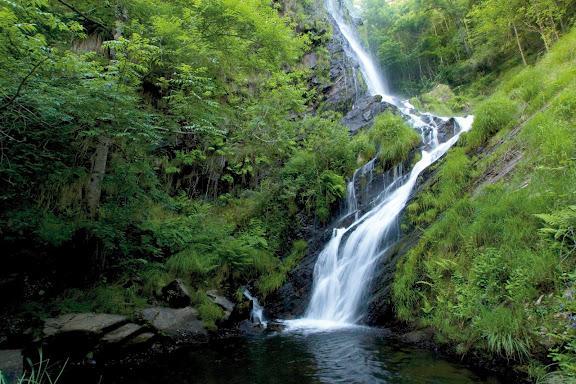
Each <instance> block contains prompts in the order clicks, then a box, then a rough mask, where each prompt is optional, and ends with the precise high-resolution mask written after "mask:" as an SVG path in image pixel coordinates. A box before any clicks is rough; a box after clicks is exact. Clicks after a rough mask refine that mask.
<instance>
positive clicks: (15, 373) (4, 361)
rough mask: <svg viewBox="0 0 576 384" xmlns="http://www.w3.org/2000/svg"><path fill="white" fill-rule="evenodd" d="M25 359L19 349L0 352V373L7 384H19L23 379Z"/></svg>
mask: <svg viewBox="0 0 576 384" xmlns="http://www.w3.org/2000/svg"><path fill="white" fill-rule="evenodd" d="M23 368H24V359H23V357H22V351H21V350H19V349H9V350H0V372H1V373H2V375H3V376H4V379H5V380H6V383H17V382H18V379H20V378H21V377H22V373H23Z"/></svg>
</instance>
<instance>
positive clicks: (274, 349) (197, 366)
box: [99, 328, 500, 384]
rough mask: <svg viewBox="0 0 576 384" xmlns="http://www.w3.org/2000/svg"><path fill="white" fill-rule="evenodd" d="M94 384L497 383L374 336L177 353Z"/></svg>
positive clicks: (241, 341)
mask: <svg viewBox="0 0 576 384" xmlns="http://www.w3.org/2000/svg"><path fill="white" fill-rule="evenodd" d="M99 381H100V382H101V383H102V384H120V383H122V384H125V383H126V384H164V383H165V384H190V383H207V384H236V383H237V384H244V383H255V384H260V383H261V384H268V383H278V384H290V383H293V384H308V383H347V384H348V383H438V384H465V383H500V382H499V381H498V380H497V379H496V378H493V377H488V376H487V375H485V374H482V373H479V372H473V371H472V370H470V369H468V368H466V367H465V366H463V365H459V364H457V363H454V362H450V361H448V360H445V359H443V358H442V357H440V356H438V355H436V354H434V353H432V352H430V351H425V350H419V349H415V348H411V347H406V346H401V345H398V344H397V343H395V342H392V340H391V339H390V338H389V337H387V336H386V333H385V332H384V331H381V330H375V329H369V328H360V329H350V330H339V331H334V332H324V333H312V334H301V333H300V334H299V333H288V334H287V333H282V334H277V335H258V336H250V337H244V338H238V339H228V340H224V341H219V342H216V343H211V344H210V345H206V346H202V347H194V348H189V349H185V350H181V351H179V352H177V353H175V354H173V355H170V356H168V357H166V358H164V359H161V360H160V361H155V362H154V364H152V365H149V366H142V367H139V368H137V369H131V370H122V371H119V370H115V371H113V372H111V371H109V372H104V373H103V375H102V377H101V378H100V379H99Z"/></svg>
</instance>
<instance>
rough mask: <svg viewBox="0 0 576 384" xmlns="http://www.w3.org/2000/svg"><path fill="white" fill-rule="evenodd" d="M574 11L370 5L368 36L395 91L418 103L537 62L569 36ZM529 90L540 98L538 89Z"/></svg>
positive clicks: (376, 0) (494, 4)
mask: <svg viewBox="0 0 576 384" xmlns="http://www.w3.org/2000/svg"><path fill="white" fill-rule="evenodd" d="M574 4H575V3H574V1H573V0H565V1H549V0H532V1H526V0H514V1H499V0H482V1H469V0H457V1H437V0H406V1H395V2H387V1H383V0H367V1H365V2H364V15H365V19H366V22H365V23H364V28H365V30H366V32H367V33H366V35H367V36H368V41H369V45H370V46H371V47H374V51H375V52H376V53H377V56H378V58H379V59H380V62H381V63H382V65H383V67H385V68H386V69H387V70H388V71H389V72H390V73H394V76H392V77H391V79H390V81H391V83H392V86H393V87H394V88H396V90H398V91H400V92H403V93H407V94H410V95H416V94H419V93H422V91H424V90H429V89H430V88H432V86H434V85H435V84H438V83H442V84H449V85H452V86H461V85H471V84H473V83H476V84H477V85H478V84H480V83H481V82H482V81H483V80H482V78H486V79H488V80H489V81H490V80H494V77H495V75H497V74H498V73H499V72H502V71H505V70H507V69H509V68H510V67H511V66H513V65H514V64H515V63H523V64H525V65H527V64H529V63H530V62H533V61H534V60H535V57H536V56H537V55H538V54H539V53H540V52H541V51H542V50H546V51H549V50H550V49H551V47H552V46H553V45H554V44H556V43H557V42H558V40H559V37H560V36H561V35H562V34H564V33H566V32H568V26H570V25H572V23H573V22H574V19H575V17H576V12H575V11H574V9H575V8H574ZM529 86H530V87H532V88H533V90H537V88H538V81H536V80H535V79H533V81H532V82H530V85H529ZM482 88H484V87H482ZM434 104H436V103H434V102H433V103H431V105H434Z"/></svg>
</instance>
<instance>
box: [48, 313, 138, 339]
mask: <svg viewBox="0 0 576 384" xmlns="http://www.w3.org/2000/svg"><path fill="white" fill-rule="evenodd" d="M127 321H128V320H127V318H126V317H124V316H120V315H110V314H105V313H71V314H66V315H62V316H59V317H56V318H52V319H48V320H46V322H45V323H44V331H43V333H44V337H56V336H59V335H63V334H66V333H75V334H85V335H94V336H98V337H99V336H101V335H102V334H104V333H107V332H108V331H110V330H112V329H114V328H117V327H119V326H121V325H122V324H124V323H126V322H127Z"/></svg>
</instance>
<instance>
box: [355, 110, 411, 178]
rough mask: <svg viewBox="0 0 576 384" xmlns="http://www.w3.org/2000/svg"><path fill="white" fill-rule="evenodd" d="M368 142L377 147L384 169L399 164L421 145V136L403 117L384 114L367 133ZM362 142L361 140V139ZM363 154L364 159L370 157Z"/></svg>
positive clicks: (378, 117)
mask: <svg viewBox="0 0 576 384" xmlns="http://www.w3.org/2000/svg"><path fill="white" fill-rule="evenodd" d="M367 136H368V141H369V142H370V143H372V145H374V146H375V147H376V150H377V151H378V157H379V158H380V161H381V163H382V166H383V167H384V168H388V167H391V166H394V165H396V164H399V163H401V162H403V161H404V160H406V159H407V158H408V155H409V154H410V152H411V151H412V150H413V149H415V148H416V147H417V146H418V144H419V143H420V136H419V135H418V134H417V133H416V131H414V129H413V128H411V127H410V126H409V125H408V124H407V123H406V122H405V121H404V120H403V119H402V117H400V116H398V115H395V114H393V113H383V114H381V115H378V116H377V117H376V120H375V121H374V126H373V127H372V128H371V129H370V130H369V131H368V133H367ZM360 140H361V139H360ZM366 155H367V154H362V157H363V158H364V157H366V158H367V157H368V156H366Z"/></svg>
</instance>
